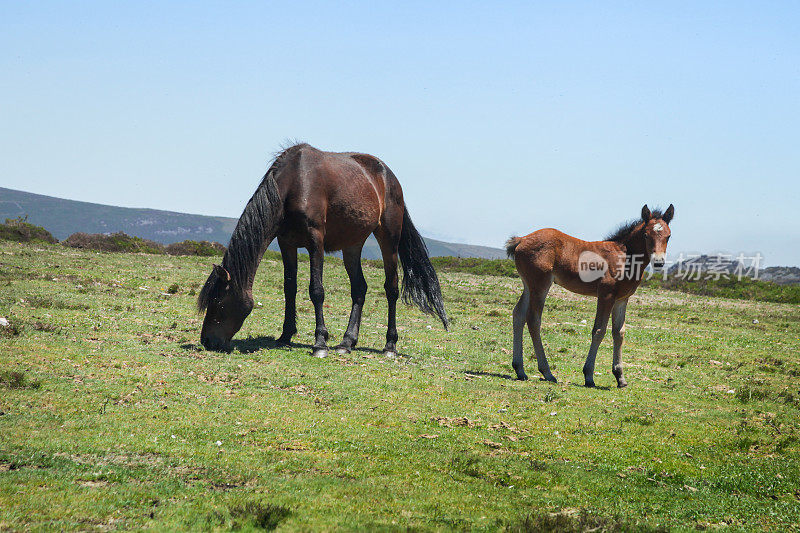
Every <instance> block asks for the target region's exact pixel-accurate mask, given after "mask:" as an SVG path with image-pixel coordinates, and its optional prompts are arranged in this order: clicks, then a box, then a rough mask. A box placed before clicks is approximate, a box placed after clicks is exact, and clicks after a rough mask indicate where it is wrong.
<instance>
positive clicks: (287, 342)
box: [275, 337, 292, 346]
mask: <svg viewBox="0 0 800 533" xmlns="http://www.w3.org/2000/svg"><path fill="white" fill-rule="evenodd" d="M275 344H277V345H278V346H291V345H292V338H291V337H278V338H277V339H276V340H275Z"/></svg>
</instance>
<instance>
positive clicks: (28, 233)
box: [0, 215, 58, 244]
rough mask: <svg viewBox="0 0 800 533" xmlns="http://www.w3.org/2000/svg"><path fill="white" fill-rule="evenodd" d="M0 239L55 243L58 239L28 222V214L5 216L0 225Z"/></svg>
mask: <svg viewBox="0 0 800 533" xmlns="http://www.w3.org/2000/svg"><path fill="white" fill-rule="evenodd" d="M0 239H3V240H7V241H14V242H46V243H49V244H55V243H57V242H58V239H56V238H55V237H53V235H52V234H51V233H50V232H49V231H47V230H46V229H44V228H43V227H41V226H35V225H33V224H31V223H30V222H28V216H27V215H26V216H25V217H18V218H7V219H6V222H5V224H3V225H0Z"/></svg>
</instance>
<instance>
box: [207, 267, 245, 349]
mask: <svg viewBox="0 0 800 533" xmlns="http://www.w3.org/2000/svg"><path fill="white" fill-rule="evenodd" d="M197 308H198V309H199V310H200V311H203V310H205V312H206V317H205V320H203V329H202V330H201V331H200V342H201V343H202V344H203V346H205V348H206V349H207V350H225V351H228V350H230V343H231V339H232V338H233V336H234V335H236V332H237V331H239V329H240V328H241V327H242V323H243V322H244V319H245V318H247V315H249V314H250V311H252V310H253V297H252V296H251V295H250V294H248V293H246V292H244V291H242V290H241V289H240V288H239V287H237V286H236V285H235V284H234V283H232V282H231V275H230V274H229V273H228V271H227V270H225V269H224V268H223V267H221V266H219V265H214V270H212V271H211V275H209V276H208V279H207V280H206V284H205V285H203V288H202V289H201V290H200V295H199V296H198V298H197Z"/></svg>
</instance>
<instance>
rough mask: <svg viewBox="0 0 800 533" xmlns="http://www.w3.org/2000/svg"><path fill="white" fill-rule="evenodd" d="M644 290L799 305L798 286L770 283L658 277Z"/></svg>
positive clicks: (746, 279) (648, 281)
mask: <svg viewBox="0 0 800 533" xmlns="http://www.w3.org/2000/svg"><path fill="white" fill-rule="evenodd" d="M643 286H645V287H659V288H662V289H668V290H671V291H680V292H685V293H689V294H698V295H701V296H716V297H721V298H735V299H738V300H760V301H763V302H775V303H785V304H799V303H800V285H796V284H795V285H779V284H777V283H773V282H771V281H762V280H758V279H750V278H742V279H736V278H735V277H731V278H730V279H724V278H722V279H718V280H715V279H699V280H688V279H682V278H678V277H674V276H673V277H669V278H667V279H662V278H660V277H658V276H656V277H654V278H652V279H650V280H647V281H645V282H644V284H643Z"/></svg>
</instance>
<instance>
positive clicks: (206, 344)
mask: <svg viewBox="0 0 800 533" xmlns="http://www.w3.org/2000/svg"><path fill="white" fill-rule="evenodd" d="M200 344H202V345H203V348H205V349H206V350H211V351H214V352H230V351H231V343H230V341H225V340H223V339H220V338H218V337H209V336H206V337H201V338H200Z"/></svg>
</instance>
